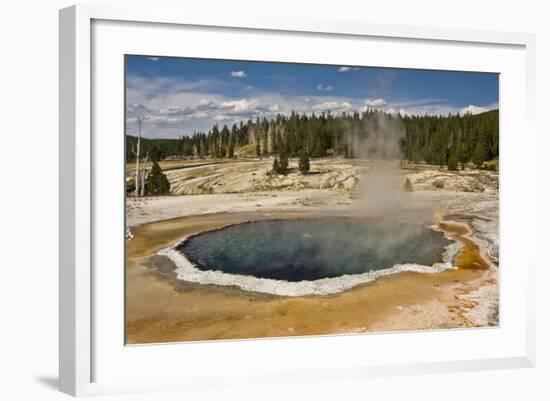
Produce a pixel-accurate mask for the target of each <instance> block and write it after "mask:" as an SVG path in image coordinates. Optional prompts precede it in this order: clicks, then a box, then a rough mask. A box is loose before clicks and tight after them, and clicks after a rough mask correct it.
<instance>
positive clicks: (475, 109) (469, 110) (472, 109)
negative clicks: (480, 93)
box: [460, 103, 498, 115]
mask: <svg viewBox="0 0 550 401" xmlns="http://www.w3.org/2000/svg"><path fill="white" fill-rule="evenodd" d="M495 109H498V104H496V103H494V104H490V105H488V106H476V105H474V104H470V105H468V106H466V107H464V108H462V109H461V110H460V114H461V115H464V114H472V115H476V114H480V113H484V112H486V111H489V110H495Z"/></svg>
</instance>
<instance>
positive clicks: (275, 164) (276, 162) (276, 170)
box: [273, 158, 281, 174]
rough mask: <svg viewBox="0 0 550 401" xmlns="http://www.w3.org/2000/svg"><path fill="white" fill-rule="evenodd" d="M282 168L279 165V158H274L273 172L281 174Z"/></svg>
mask: <svg viewBox="0 0 550 401" xmlns="http://www.w3.org/2000/svg"><path fill="white" fill-rule="evenodd" d="M280 168H281V166H280V165H279V159H277V158H275V160H273V172H274V173H275V174H279V170H280Z"/></svg>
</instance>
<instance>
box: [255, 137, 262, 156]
mask: <svg viewBox="0 0 550 401" xmlns="http://www.w3.org/2000/svg"><path fill="white" fill-rule="evenodd" d="M261 156H262V151H261V148H260V140H259V139H258V140H257V141H256V157H261Z"/></svg>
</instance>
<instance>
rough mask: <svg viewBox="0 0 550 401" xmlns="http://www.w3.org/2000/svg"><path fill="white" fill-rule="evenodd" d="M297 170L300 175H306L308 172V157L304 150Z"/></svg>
mask: <svg viewBox="0 0 550 401" xmlns="http://www.w3.org/2000/svg"><path fill="white" fill-rule="evenodd" d="M298 168H299V169H300V172H301V173H302V174H307V173H308V172H309V155H308V153H307V151H306V150H304V151H302V154H301V155H300V161H299V163H298Z"/></svg>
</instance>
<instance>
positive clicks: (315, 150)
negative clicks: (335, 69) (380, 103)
mask: <svg viewBox="0 0 550 401" xmlns="http://www.w3.org/2000/svg"><path fill="white" fill-rule="evenodd" d="M381 117H383V118H381ZM382 120H383V121H384V124H387V123H388V122H390V123H391V124H390V125H391V126H393V127H395V126H398V127H400V130H401V131H402V133H400V143H399V146H400V149H401V154H402V158H403V159H404V160H410V161H414V162H426V163H429V164H434V165H441V166H444V165H445V166H448V167H449V168H450V169H457V168H458V166H459V165H460V166H462V167H464V165H466V164H467V163H469V162H472V163H474V164H475V165H476V166H477V167H482V166H483V165H484V162H485V161H488V160H492V159H497V158H498V154H499V148H498V146H499V140H498V135H499V128H498V120H499V115H498V110H494V111H489V112H485V113H481V114H477V115H470V114H466V115H459V114H456V115H452V114H449V115H448V116H428V115H425V116H402V115H399V114H397V115H395V114H387V113H383V112H381V111H377V110H368V111H366V112H363V113H358V112H354V113H349V114H346V113H343V114H338V115H333V114H331V113H322V114H319V115H315V114H313V115H306V114H298V113H294V112H293V113H292V114H291V115H289V116H285V115H277V116H276V117H275V118H272V119H269V120H268V119H267V118H263V119H260V118H256V119H255V120H252V119H250V120H248V121H246V122H243V121H241V122H240V123H239V124H233V125H231V126H227V125H224V126H222V127H221V129H220V127H219V126H218V125H217V124H215V125H214V126H213V127H212V129H210V130H209V131H208V132H207V133H204V132H195V133H193V135H190V136H181V137H180V138H178V139H145V138H142V139H141V141H142V142H141V146H142V149H143V152H144V153H149V155H150V156H151V158H152V159H153V160H163V159H166V158H168V157H175V158H179V157H201V158H204V157H214V158H233V157H235V152H236V151H237V149H240V148H242V147H243V146H250V151H249V152H248V153H249V154H250V153H252V154H255V155H256V156H257V157H264V156H271V155H275V156H276V157H278V158H279V163H280V162H281V159H282V163H283V164H284V163H287V160H288V158H289V157H301V158H303V159H305V157H306V156H304V155H307V156H308V157H324V156H329V155H335V156H341V157H347V158H351V157H358V156H360V154H359V153H360V149H356V146H354V144H358V143H362V141H364V140H368V138H369V135H370V134H371V133H372V132H373V130H376V129H377V127H378V126H379V125H380V124H381V121H382ZM401 134H402V135H401ZM136 140H137V139H136V138H135V137H133V136H130V135H128V136H127V138H126V160H127V161H133V160H135V155H134V153H133V152H132V149H133V146H134V145H135V142H136Z"/></svg>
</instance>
